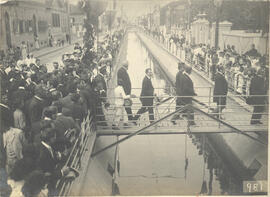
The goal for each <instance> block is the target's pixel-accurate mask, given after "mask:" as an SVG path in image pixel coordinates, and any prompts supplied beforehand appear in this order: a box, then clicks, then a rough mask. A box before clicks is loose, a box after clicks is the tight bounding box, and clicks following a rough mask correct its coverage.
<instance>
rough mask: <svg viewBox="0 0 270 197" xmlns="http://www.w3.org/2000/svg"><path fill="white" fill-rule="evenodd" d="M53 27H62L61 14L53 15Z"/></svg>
mask: <svg viewBox="0 0 270 197" xmlns="http://www.w3.org/2000/svg"><path fill="white" fill-rule="evenodd" d="M52 26H53V27H60V16H59V14H52Z"/></svg>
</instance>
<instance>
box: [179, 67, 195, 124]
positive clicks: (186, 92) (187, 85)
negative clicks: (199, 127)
mask: <svg viewBox="0 0 270 197" xmlns="http://www.w3.org/2000/svg"><path fill="white" fill-rule="evenodd" d="M191 71H192V68H191V67H189V66H185V71H184V72H183V75H184V80H183V86H182V87H183V96H185V97H184V98H182V99H181V100H182V103H183V105H188V104H190V105H192V97H193V96H196V95H197V94H196V93H195V91H194V86H193V81H192V80H191V78H190V77H189V75H190V74H191ZM183 113H184V115H183V116H186V117H187V118H188V122H189V125H195V122H194V111H193V110H192V109H187V110H185V111H183Z"/></svg>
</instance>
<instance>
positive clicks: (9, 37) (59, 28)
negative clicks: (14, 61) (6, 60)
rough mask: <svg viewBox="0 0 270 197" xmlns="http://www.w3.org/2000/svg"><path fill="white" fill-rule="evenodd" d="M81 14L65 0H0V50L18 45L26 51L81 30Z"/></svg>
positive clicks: (74, 34) (64, 38)
mask: <svg viewBox="0 0 270 197" xmlns="http://www.w3.org/2000/svg"><path fill="white" fill-rule="evenodd" d="M83 18H84V14H83V13H82V12H81V11H80V10H79V9H78V8H77V7H76V6H74V5H70V4H69V3H68V1H67V0H0V43H1V44H0V50H4V51H5V50H7V49H8V48H11V47H16V46H20V45H21V43H22V42H23V41H24V42H25V43H27V45H28V48H29V51H32V50H34V49H35V48H36V41H37V42H38V44H39V47H40V48H42V47H45V46H48V44H49V39H50V38H53V40H56V41H58V40H65V41H66V38H67V37H74V36H77V35H78V32H81V31H82V26H83Z"/></svg>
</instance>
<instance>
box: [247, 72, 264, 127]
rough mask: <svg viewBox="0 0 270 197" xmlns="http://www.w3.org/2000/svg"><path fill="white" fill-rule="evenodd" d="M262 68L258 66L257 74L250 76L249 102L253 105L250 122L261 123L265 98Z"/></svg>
mask: <svg viewBox="0 0 270 197" xmlns="http://www.w3.org/2000/svg"><path fill="white" fill-rule="evenodd" d="M264 76H265V73H264V70H263V69H262V68H260V69H259V70H258V71H257V74H254V76H253V77H252V78H251V82H250V87H249V92H250V98H251V101H250V104H251V105H253V113H252V117H251V120H250V124H252V125H254V124H263V123H262V122H261V121H260V120H261V117H262V113H263V111H264V105H265V100H266V94H267V93H266V91H267V89H266V88H265V80H264Z"/></svg>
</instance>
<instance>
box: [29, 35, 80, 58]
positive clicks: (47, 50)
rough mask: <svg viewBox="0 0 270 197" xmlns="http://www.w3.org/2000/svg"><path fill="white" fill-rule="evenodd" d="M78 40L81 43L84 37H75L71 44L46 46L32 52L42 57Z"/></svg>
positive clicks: (35, 55)
mask: <svg viewBox="0 0 270 197" xmlns="http://www.w3.org/2000/svg"><path fill="white" fill-rule="evenodd" d="M76 42H79V43H80V42H82V38H78V39H73V41H72V42H71V44H65V45H64V46H53V47H45V48H42V49H40V50H35V51H32V52H31V53H32V54H33V55H34V57H37V58H40V57H42V56H45V55H47V54H50V53H53V52H56V51H59V50H62V49H64V48H67V47H69V46H71V45H73V44H74V43H76Z"/></svg>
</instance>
